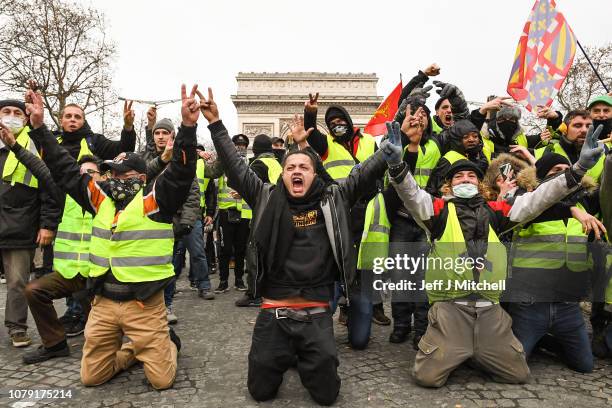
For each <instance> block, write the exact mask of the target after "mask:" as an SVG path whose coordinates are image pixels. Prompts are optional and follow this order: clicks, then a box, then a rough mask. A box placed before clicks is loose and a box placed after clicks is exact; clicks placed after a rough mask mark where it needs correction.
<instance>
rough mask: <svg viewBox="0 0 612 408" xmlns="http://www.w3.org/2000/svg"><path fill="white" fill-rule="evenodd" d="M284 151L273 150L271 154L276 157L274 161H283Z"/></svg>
mask: <svg viewBox="0 0 612 408" xmlns="http://www.w3.org/2000/svg"><path fill="white" fill-rule="evenodd" d="M285 152H286V150H285V149H274V150H273V153H274V156H276V160H278V161H279V162H282V161H283V157H285Z"/></svg>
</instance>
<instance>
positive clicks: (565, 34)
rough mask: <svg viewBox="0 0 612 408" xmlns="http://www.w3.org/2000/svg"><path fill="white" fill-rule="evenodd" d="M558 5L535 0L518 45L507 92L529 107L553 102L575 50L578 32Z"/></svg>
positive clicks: (546, 0)
mask: <svg viewBox="0 0 612 408" xmlns="http://www.w3.org/2000/svg"><path fill="white" fill-rule="evenodd" d="M555 7H556V4H555V2H554V0H536V2H535V4H534V6H533V8H532V9H531V14H530V15H529V20H528V21H527V23H525V27H524V28H523V34H522V35H521V38H520V39H519V43H518V47H517V48H516V54H515V56H514V64H513V65H512V70H511V72H510V79H509V80H508V93H509V94H510V95H511V96H512V97H513V98H514V100H515V101H517V102H518V103H520V104H522V105H524V106H525V107H526V108H527V109H528V110H529V111H531V110H532V109H533V108H534V107H535V106H537V105H545V106H550V105H551V104H552V102H553V98H554V97H555V95H556V94H557V92H558V91H559V88H561V84H563V81H564V80H565V76H566V75H567V72H568V71H569V69H570V67H571V66H572V62H573V61H574V55H575V54H576V36H575V35H574V32H573V31H572V29H571V28H570V26H569V24H567V21H566V20H565V17H563V14H561V13H560V12H559V11H557V9H556V8H555Z"/></svg>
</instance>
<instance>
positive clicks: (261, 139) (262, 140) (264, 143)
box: [253, 134, 272, 155]
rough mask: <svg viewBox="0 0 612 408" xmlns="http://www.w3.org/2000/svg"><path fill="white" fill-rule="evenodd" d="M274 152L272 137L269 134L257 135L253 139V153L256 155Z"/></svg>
mask: <svg viewBox="0 0 612 408" xmlns="http://www.w3.org/2000/svg"><path fill="white" fill-rule="evenodd" d="M270 152H272V139H270V136H268V135H264V134H261V135H257V136H255V139H253V153H255V154H256V155H258V154H262V153H270Z"/></svg>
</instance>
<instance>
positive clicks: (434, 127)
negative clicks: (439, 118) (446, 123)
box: [431, 116, 444, 135]
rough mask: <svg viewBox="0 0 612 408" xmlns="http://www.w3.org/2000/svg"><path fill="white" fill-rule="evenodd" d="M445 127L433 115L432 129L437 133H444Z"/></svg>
mask: <svg viewBox="0 0 612 408" xmlns="http://www.w3.org/2000/svg"><path fill="white" fill-rule="evenodd" d="M443 130H444V129H443V128H441V127H440V125H438V122H436V121H435V119H434V117H433V116H432V117H431V131H432V132H433V133H434V134H436V135H439V134H440V133H442V131H443Z"/></svg>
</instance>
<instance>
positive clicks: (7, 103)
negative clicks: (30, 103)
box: [0, 99, 26, 115]
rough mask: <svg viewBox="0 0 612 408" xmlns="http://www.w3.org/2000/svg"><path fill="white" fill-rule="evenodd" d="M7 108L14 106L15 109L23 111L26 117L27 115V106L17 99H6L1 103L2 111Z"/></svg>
mask: <svg viewBox="0 0 612 408" xmlns="http://www.w3.org/2000/svg"><path fill="white" fill-rule="evenodd" d="M5 106H13V107H15V108H19V109H21V110H22V111H23V113H24V115H25V114H26V106H25V103H24V102H22V101H20V100H17V99H4V100H1V101H0V109H2V108H4V107H5Z"/></svg>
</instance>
